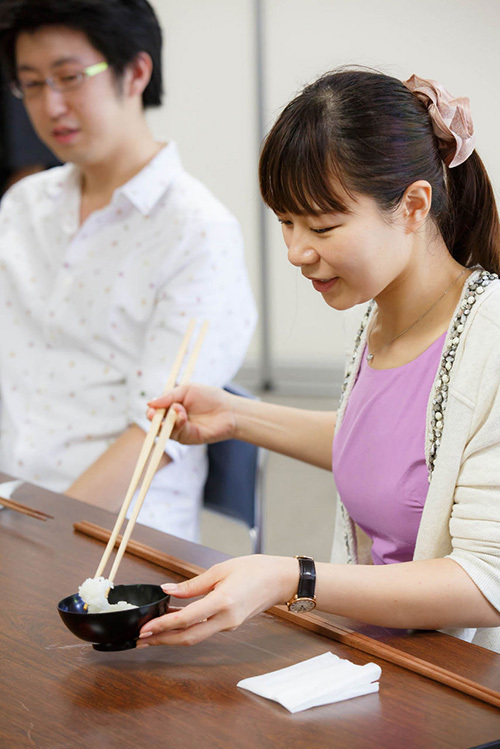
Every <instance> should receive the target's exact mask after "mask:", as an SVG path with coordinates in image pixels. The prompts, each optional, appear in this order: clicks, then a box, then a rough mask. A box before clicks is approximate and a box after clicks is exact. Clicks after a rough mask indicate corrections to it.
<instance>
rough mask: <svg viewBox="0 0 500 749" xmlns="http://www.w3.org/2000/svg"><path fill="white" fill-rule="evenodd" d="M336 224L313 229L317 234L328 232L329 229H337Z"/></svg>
mask: <svg viewBox="0 0 500 749" xmlns="http://www.w3.org/2000/svg"><path fill="white" fill-rule="evenodd" d="M335 228H336V227H335V226H325V227H324V228H323V229H311V231H313V232H314V233H315V234H326V233H327V232H328V231H332V229H335Z"/></svg>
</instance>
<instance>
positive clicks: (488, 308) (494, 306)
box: [470, 278, 500, 336]
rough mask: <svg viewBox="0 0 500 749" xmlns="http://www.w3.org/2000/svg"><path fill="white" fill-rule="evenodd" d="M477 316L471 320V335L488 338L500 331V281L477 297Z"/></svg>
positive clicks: (496, 281) (492, 284) (494, 282)
mask: <svg viewBox="0 0 500 749" xmlns="http://www.w3.org/2000/svg"><path fill="white" fill-rule="evenodd" d="M475 307H476V309H475V313H476V314H475V315H473V319H472V320H471V326H470V334H471V335H474V336H481V335H484V336H487V335H491V333H492V332H494V331H495V330H496V331H500V279H498V278H496V279H495V280H494V281H491V283H490V284H489V286H488V287H487V288H486V289H485V291H484V293H483V294H482V295H481V296H476V301H475Z"/></svg>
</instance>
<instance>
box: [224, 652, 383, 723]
mask: <svg viewBox="0 0 500 749" xmlns="http://www.w3.org/2000/svg"><path fill="white" fill-rule="evenodd" d="M381 673H382V669H381V668H380V666H377V665H376V664H375V663H367V664H366V665H365V666H357V665H356V664H355V663H351V661H348V660H345V659H344V658H339V657H338V656H337V655H334V654H333V653H323V655H317V656H316V657H315V658H309V659H308V660H307V661H301V663H296V664H295V665H294V666H288V668H281V669H279V671H271V672H270V673H269V674H263V675H262V676H252V677H251V678H249V679H243V680H242V681H239V682H238V684H237V685H236V686H238V687H241V688H242V689H248V691H249V692H254V694H258V695H260V696H261V697H266V698H267V699H268V700H274V701H275V702H279V703H280V704H281V705H283V707H285V708H286V709H287V710H289V711H290V712H291V713H297V712H299V711H300V710H307V709H308V708H310V707H316V706H317V705H328V704H329V703H331V702H340V701H341V700H349V699H351V697H360V696H361V695H363V694H371V693H372V692H378V688H379V684H378V679H380V674H381Z"/></svg>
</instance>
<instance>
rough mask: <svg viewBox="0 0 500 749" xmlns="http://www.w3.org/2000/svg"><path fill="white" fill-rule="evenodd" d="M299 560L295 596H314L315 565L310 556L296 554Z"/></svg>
mask: <svg viewBox="0 0 500 749" xmlns="http://www.w3.org/2000/svg"><path fill="white" fill-rule="evenodd" d="M296 559H298V561H299V587H298V588H297V598H314V591H315V590H316V565H315V564H314V559H313V558H312V557H302V556H297V557H296Z"/></svg>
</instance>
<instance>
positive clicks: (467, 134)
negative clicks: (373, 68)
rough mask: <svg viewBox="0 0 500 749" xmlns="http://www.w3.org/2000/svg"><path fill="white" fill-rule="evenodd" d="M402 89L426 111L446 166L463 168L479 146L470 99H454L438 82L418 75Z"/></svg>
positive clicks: (405, 82) (409, 80) (462, 97)
mask: <svg viewBox="0 0 500 749" xmlns="http://www.w3.org/2000/svg"><path fill="white" fill-rule="evenodd" d="M403 85H405V86H406V88H407V89H409V90H410V91H411V92H412V93H413V94H415V96H417V97H418V98H419V99H420V101H421V102H423V104H425V106H426V107H427V111H428V112H429V116H430V118H431V122H432V129H433V131H434V134H435V135H436V137H437V138H438V140H439V141H440V143H439V145H440V149H441V150H442V151H443V161H444V163H445V164H446V166H447V167H448V168H449V169H452V168H453V167H454V166H458V165H459V164H463V162H464V161H466V160H467V159H468V158H469V156H470V155H471V153H472V152H473V150H474V148H475V144H476V139H475V136H474V125H473V123H472V116H471V111H470V101H469V99H468V98H467V97H465V96H461V97H457V98H454V97H453V96H452V95H451V94H450V93H448V91H447V90H446V89H445V88H444V86H442V85H441V84H440V83H438V82H437V81H432V80H430V79H429V80H427V79H426V78H419V77H418V76H416V75H412V76H411V77H410V78H408V80H407V81H403Z"/></svg>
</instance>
